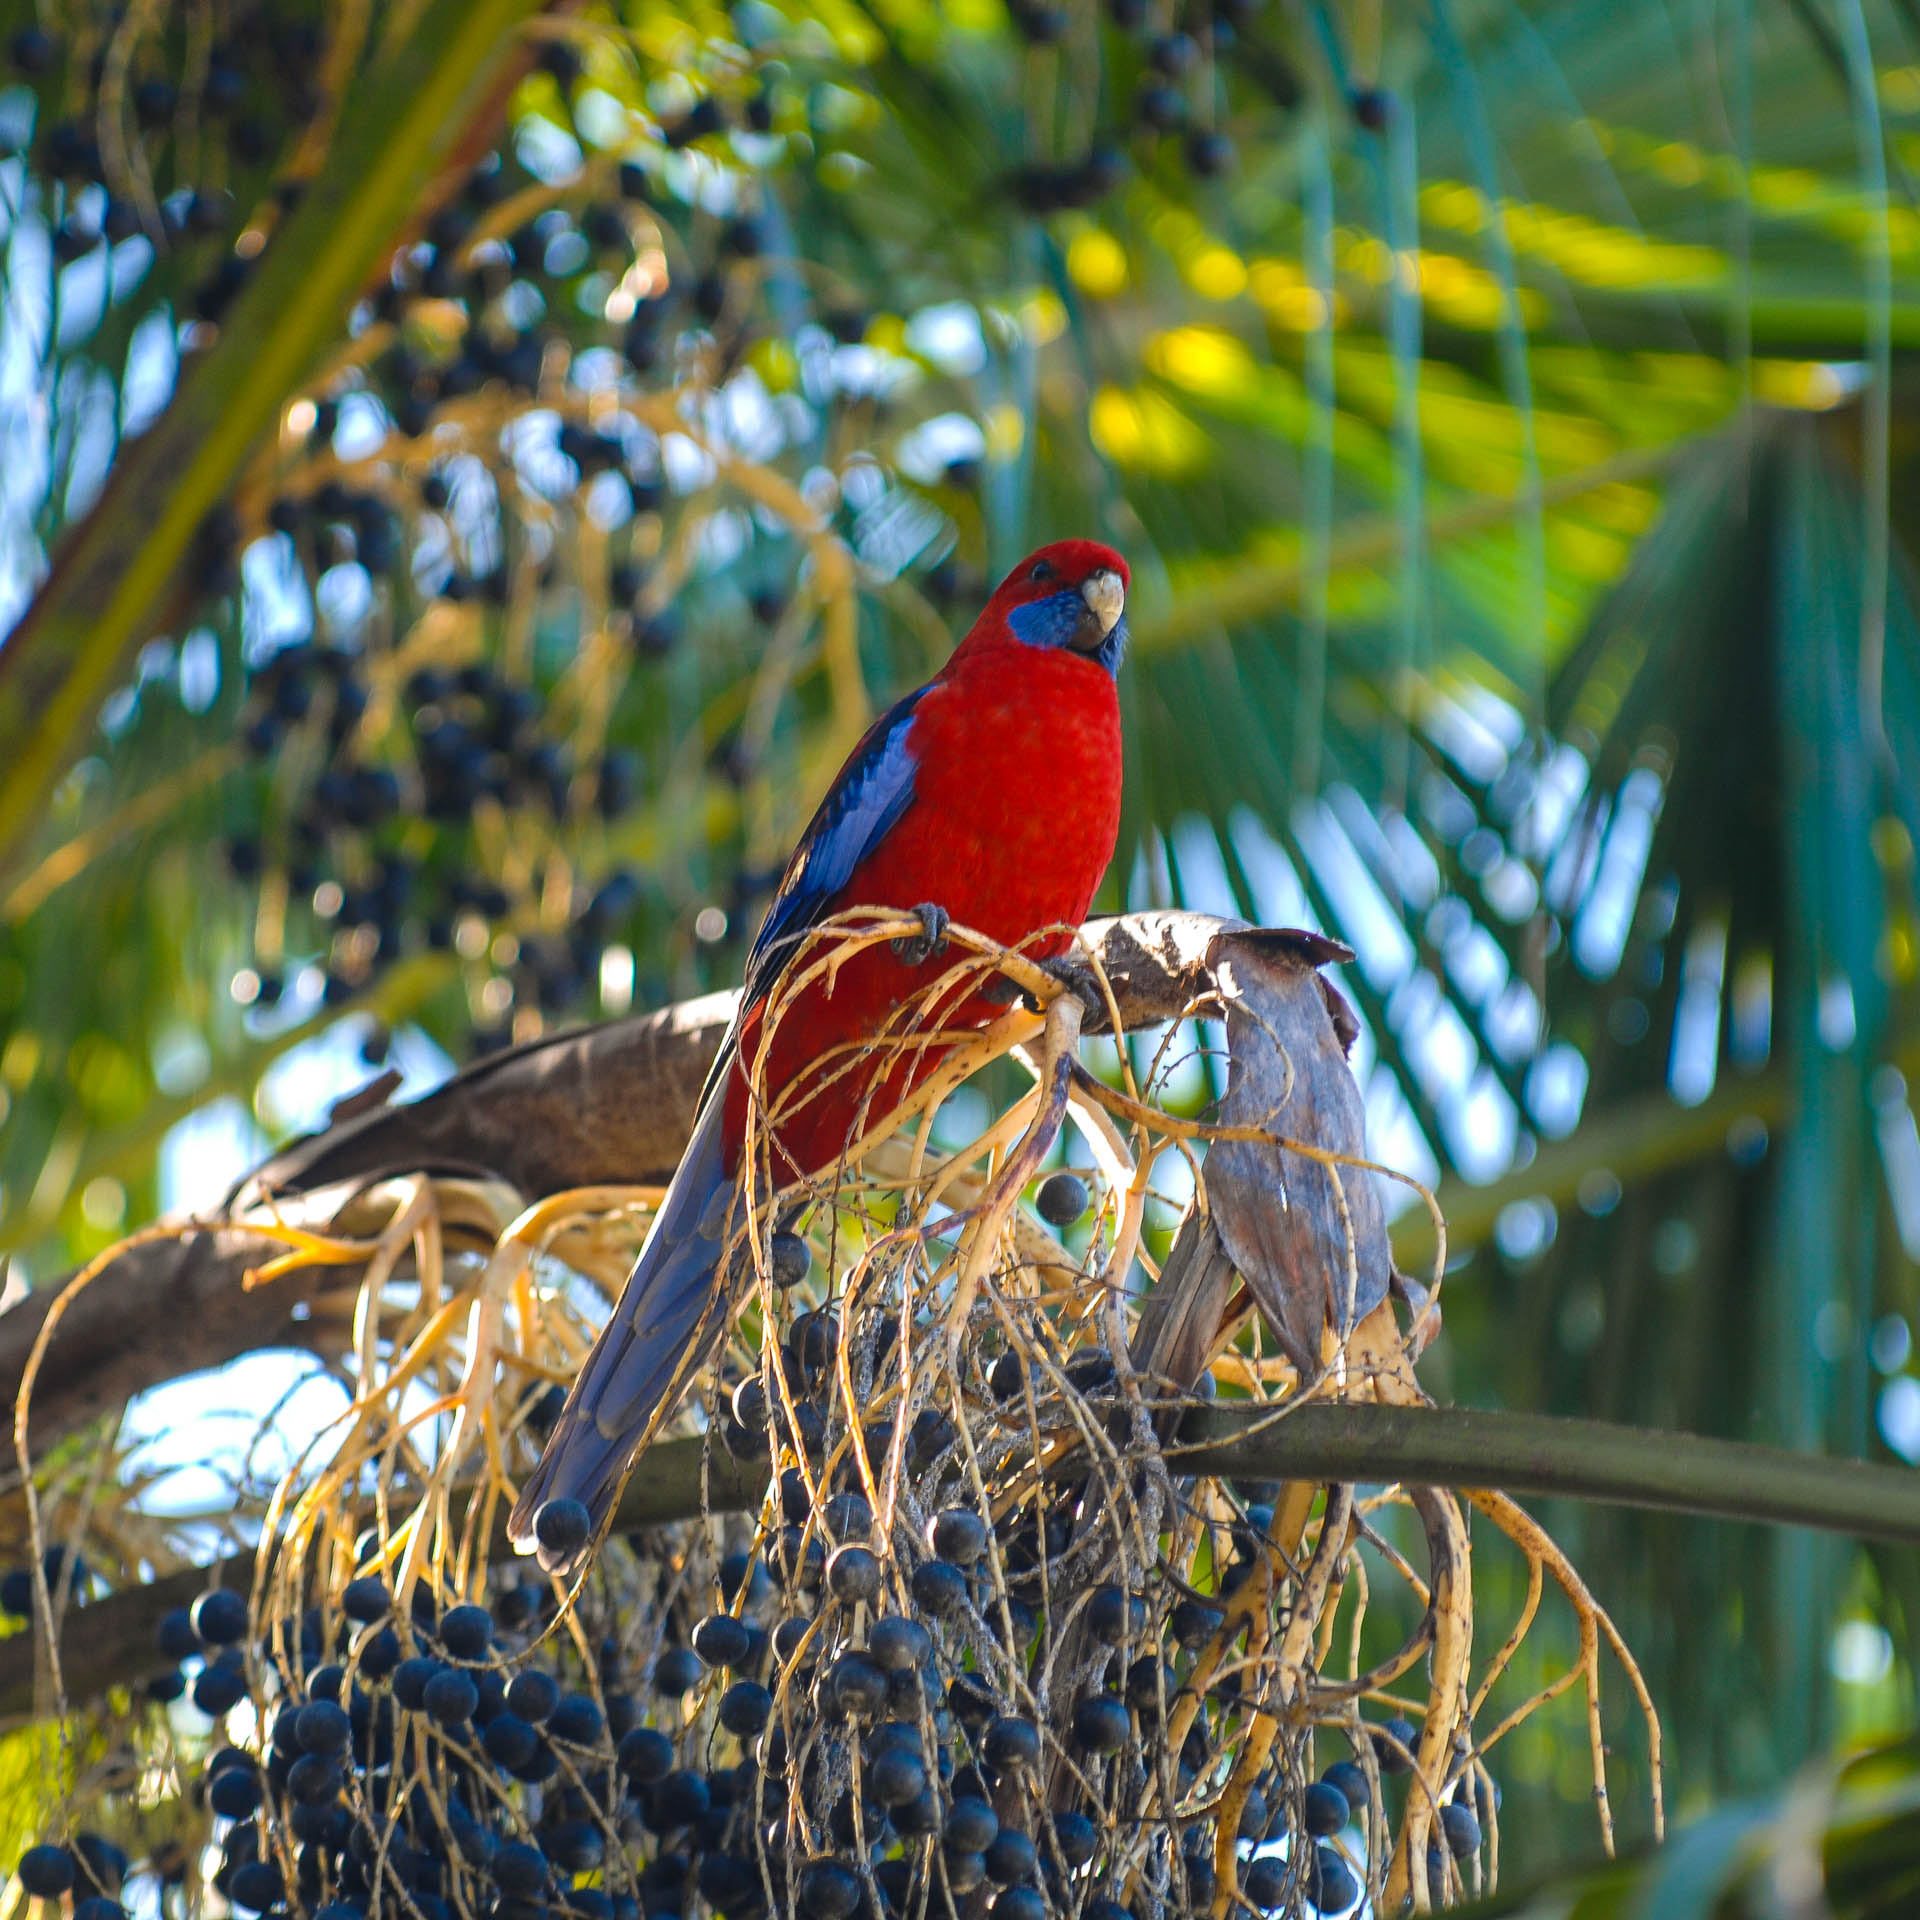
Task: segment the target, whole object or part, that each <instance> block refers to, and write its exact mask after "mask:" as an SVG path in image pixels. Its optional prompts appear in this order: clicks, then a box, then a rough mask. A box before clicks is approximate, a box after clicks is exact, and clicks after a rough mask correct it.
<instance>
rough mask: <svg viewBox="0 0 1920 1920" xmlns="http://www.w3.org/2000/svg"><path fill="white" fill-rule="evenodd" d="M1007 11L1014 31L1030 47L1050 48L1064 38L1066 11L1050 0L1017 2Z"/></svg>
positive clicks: (1022, 0)
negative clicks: (1011, 17) (1011, 18)
mask: <svg viewBox="0 0 1920 1920" xmlns="http://www.w3.org/2000/svg"><path fill="white" fill-rule="evenodd" d="M1009 11H1010V12H1011V13H1012V15H1013V24H1014V27H1015V29H1016V31H1017V32H1018V33H1019V35H1020V37H1021V38H1022V39H1023V40H1025V41H1026V42H1028V44H1029V45H1031V46H1036V47H1051V46H1054V45H1056V44H1057V43H1058V42H1059V41H1061V40H1063V39H1064V38H1065V37H1066V32H1067V10H1066V8H1065V7H1060V6H1054V5H1052V4H1050V0H1018V4H1017V5H1015V6H1013V7H1011V8H1009Z"/></svg>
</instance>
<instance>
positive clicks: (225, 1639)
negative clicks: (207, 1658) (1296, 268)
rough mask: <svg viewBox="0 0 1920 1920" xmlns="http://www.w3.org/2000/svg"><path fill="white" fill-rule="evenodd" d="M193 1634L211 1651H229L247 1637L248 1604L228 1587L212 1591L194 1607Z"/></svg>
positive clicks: (202, 1597)
mask: <svg viewBox="0 0 1920 1920" xmlns="http://www.w3.org/2000/svg"><path fill="white" fill-rule="evenodd" d="M192 1618H193V1630H194V1632H195V1633H197V1634H198V1635H199V1636H200V1638H201V1639H202V1640H203V1641H205V1642H206V1644H207V1645H208V1646H210V1647H230V1646H233V1645H235V1644H236V1643H237V1642H238V1641H240V1640H242V1639H244V1638H245V1637H246V1632H247V1603H246V1601H245V1600H243V1599H242V1598H241V1597H240V1595H239V1594H237V1593H235V1592H234V1591H233V1589H232V1588H231V1587H215V1588H214V1589H213V1590H212V1592H210V1593H203V1594H202V1595H201V1596H200V1598H199V1599H198V1600H196V1601H195V1602H194V1603H193V1614H192Z"/></svg>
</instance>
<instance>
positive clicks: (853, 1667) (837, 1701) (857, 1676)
mask: <svg viewBox="0 0 1920 1920" xmlns="http://www.w3.org/2000/svg"><path fill="white" fill-rule="evenodd" d="M820 1704H821V1705H822V1706H823V1707H824V1708H825V1709H826V1711H827V1712H829V1713H833V1714H839V1715H843V1716H848V1717H855V1718H859V1719H863V1720H870V1719H872V1718H873V1717H874V1716H875V1715H876V1714H878V1713H879V1712H880V1711H881V1710H882V1709H883V1708H884V1707H885V1706H886V1704H887V1676H886V1674H885V1673H883V1672H882V1671H881V1669H880V1668H879V1667H878V1666H876V1665H875V1664H874V1662H873V1661H871V1660H869V1659H868V1658H867V1656H866V1655H865V1654H863V1653H843V1654H842V1655H841V1656H840V1657H839V1658H838V1659H837V1660H835V1661H834V1662H833V1664H832V1665H831V1666H829V1667H828V1668H827V1670H826V1671H825V1672H824V1673H823V1674H822V1675H821V1676H820Z"/></svg>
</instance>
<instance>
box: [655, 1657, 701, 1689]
mask: <svg viewBox="0 0 1920 1920" xmlns="http://www.w3.org/2000/svg"><path fill="white" fill-rule="evenodd" d="M701 1672H702V1668H701V1665H700V1656H699V1655H698V1654H697V1653H695V1652H694V1651H693V1649H692V1648H691V1647H667V1648H665V1649H663V1650H662V1652H661V1655H660V1657H659V1659H657V1660H656V1661H655V1662H654V1663H653V1690H654V1692H655V1693H663V1694H667V1695H669V1696H671V1695H675V1694H682V1693H685V1692H686V1691H687V1690H688V1688H690V1687H697V1686H698V1685H699V1684H700V1675H701Z"/></svg>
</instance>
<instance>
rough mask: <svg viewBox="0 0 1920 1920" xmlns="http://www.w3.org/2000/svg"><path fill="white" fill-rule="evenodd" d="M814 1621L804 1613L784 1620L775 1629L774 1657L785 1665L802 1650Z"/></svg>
mask: <svg viewBox="0 0 1920 1920" xmlns="http://www.w3.org/2000/svg"><path fill="white" fill-rule="evenodd" d="M812 1626H813V1622H812V1621H811V1620H809V1619H808V1618H807V1617H806V1615H804V1614H795V1615H793V1616H792V1617H791V1618H790V1619H786V1620H782V1621H781V1622H780V1624H779V1625H778V1626H777V1627H775V1628H774V1630H773V1657H774V1658H775V1659H776V1660H777V1661H779V1663H780V1664H781V1665H782V1666H783V1667H784V1666H786V1665H787V1664H788V1663H789V1662H790V1661H791V1660H792V1659H793V1658H794V1656H795V1655H796V1654H797V1653H798V1652H799V1651H800V1647H801V1643H802V1642H803V1641H804V1640H805V1639H806V1637H807V1634H808V1632H809V1630H810V1629H811V1628H812Z"/></svg>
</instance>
